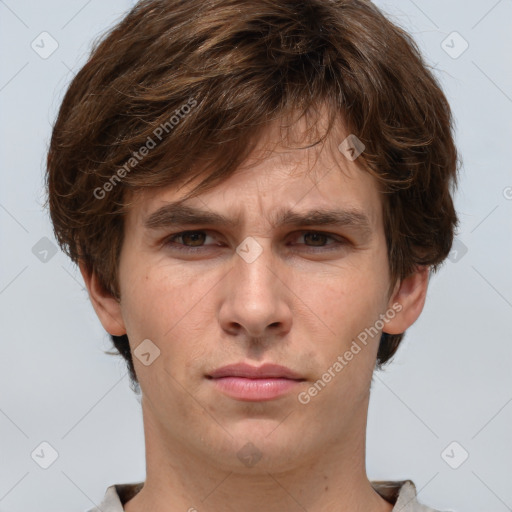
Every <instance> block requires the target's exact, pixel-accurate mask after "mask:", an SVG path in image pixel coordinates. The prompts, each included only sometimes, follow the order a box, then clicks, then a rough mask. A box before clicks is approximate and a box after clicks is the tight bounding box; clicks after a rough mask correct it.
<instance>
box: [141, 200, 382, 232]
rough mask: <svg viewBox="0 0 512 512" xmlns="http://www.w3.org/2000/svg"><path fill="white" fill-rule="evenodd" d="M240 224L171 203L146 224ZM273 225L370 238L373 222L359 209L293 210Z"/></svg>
mask: <svg viewBox="0 0 512 512" xmlns="http://www.w3.org/2000/svg"><path fill="white" fill-rule="evenodd" d="M239 224H240V218H239V216H238V217H226V216H224V215H222V214H220V213H216V212H212V211H209V210H203V209H200V208H196V207H192V206H188V205H185V204H183V203H181V202H179V201H178V202H174V203H168V204H166V205H164V206H162V207H161V208H159V209H158V210H156V211H155V212H153V213H151V214H150V215H149V216H148V217H147V218H146V219H145V221H144V227H145V228H146V229H148V230H157V229H162V228H167V227H170V226H173V225H180V226H193V225H215V226H219V227H226V228H235V227H236V226H237V225H239ZM271 225H272V226H273V227H281V226H283V227H284V226H333V227H348V228H353V229H357V230H358V231H361V232H362V234H365V235H370V234H371V232H372V227H371V222H370V220H369V218H368V216H367V215H366V214H365V213H364V212H362V211H360V210H356V209H353V208H352V209H347V210H339V209H312V210H309V211H306V212H296V211H293V210H290V209H281V210H279V211H277V212H276V214H274V216H273V218H272V221H271Z"/></svg>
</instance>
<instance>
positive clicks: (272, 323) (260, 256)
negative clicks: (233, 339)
mask: <svg viewBox="0 0 512 512" xmlns="http://www.w3.org/2000/svg"><path fill="white" fill-rule="evenodd" d="M236 252H237V254H235V255H234V261H233V269H232V272H231V273H230V278H229V284H228V290H226V294H225V296H224V298H223V304H222V306H221V318H220V320H221V323H222V324H223V327H224V328H231V329H232V328H233V327H234V326H235V325H236V327H237V328H238V329H244V330H245V331H246V334H249V335H251V336H255V337H257V336H262V335H264V334H265V333H266V331H267V330H268V328H269V327H273V328H275V327H280V328H281V329H288V328H289V326H290V322H291V313H290V309H289V305H288V304H287V302H286V293H285V290H286V288H285V287H284V284H283V283H282V282H281V280H280V279H278V278H277V274H278V272H277V267H278V264H279V262H278V260H277V258H276V256H275V255H274V254H273V251H272V248H271V245H270V239H268V238H265V239H258V240H257V239H255V238H253V237H248V238H246V239H245V240H244V241H243V242H242V243H241V244H240V245H239V246H238V247H237V250H236Z"/></svg>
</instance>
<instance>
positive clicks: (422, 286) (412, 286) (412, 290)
mask: <svg viewBox="0 0 512 512" xmlns="http://www.w3.org/2000/svg"><path fill="white" fill-rule="evenodd" d="M429 272H430V267H429V266H423V265H422V266H419V267H417V268H416V270H415V271H414V272H413V273H412V274H411V275H409V276H408V277H406V278H405V279H403V280H402V281H400V282H398V283H397V284H396V286H395V289H394V290H393V293H392V295H391V297H390V299H389V303H388V309H389V308H391V307H392V306H393V304H395V308H393V309H394V310H395V311H397V314H396V315H395V316H394V317H393V318H392V319H390V320H389V321H388V322H387V323H386V325H385V327H384V329H383V332H386V333H388V334H402V333H403V332H405V331H406V330H407V329H408V328H409V327H410V326H411V325H412V324H413V323H414V322H415V321H416V320H417V319H418V317H419V316H420V313H421V312H422V311H423V306H424V304H425V298H426V296H427V288H428V278H429ZM397 303H398V304H400V305H401V307H402V309H400V310H398V309H397V307H396V304H397Z"/></svg>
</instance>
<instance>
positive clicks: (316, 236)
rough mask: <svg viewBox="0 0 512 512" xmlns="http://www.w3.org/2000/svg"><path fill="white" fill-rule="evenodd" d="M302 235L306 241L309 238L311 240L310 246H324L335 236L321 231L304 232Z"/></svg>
mask: <svg viewBox="0 0 512 512" xmlns="http://www.w3.org/2000/svg"><path fill="white" fill-rule="evenodd" d="M301 237H303V238H304V240H305V241H307V240H309V241H310V242H311V245H310V247H323V246H324V245H327V243H326V242H327V241H328V240H329V239H330V240H334V238H333V237H332V236H331V235H328V234H327V233H320V232H317V231H308V232H306V233H302V234H301ZM306 245H308V244H306Z"/></svg>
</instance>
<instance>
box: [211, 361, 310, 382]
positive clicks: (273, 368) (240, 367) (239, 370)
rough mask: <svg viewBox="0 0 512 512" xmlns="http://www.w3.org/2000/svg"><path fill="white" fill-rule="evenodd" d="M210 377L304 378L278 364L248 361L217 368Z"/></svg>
mask: <svg viewBox="0 0 512 512" xmlns="http://www.w3.org/2000/svg"><path fill="white" fill-rule="evenodd" d="M208 377H210V378H213V379H218V378H221V377H245V378H248V379H265V378H281V379H293V380H304V379H303V378H302V377H301V376H300V375H299V374H298V373H296V372H294V371H293V370H290V368H286V367H285V366H281V365H278V364H270V363H267V364H263V365H261V366H251V365H249V364H246V363H237V364H229V365H227V366H223V367H222V368H217V369H216V370H214V371H213V372H211V373H210V374H209V375H208Z"/></svg>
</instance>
